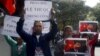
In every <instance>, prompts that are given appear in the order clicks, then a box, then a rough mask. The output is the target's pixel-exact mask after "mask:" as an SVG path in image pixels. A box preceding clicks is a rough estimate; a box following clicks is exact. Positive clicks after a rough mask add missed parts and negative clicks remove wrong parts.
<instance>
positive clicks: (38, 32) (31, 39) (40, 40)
mask: <svg viewBox="0 0 100 56" xmlns="http://www.w3.org/2000/svg"><path fill="white" fill-rule="evenodd" d="M50 22H51V24H52V27H51V28H52V29H51V30H50V32H49V33H46V34H43V33H42V28H43V25H42V22H41V21H35V22H34V26H33V29H32V30H33V34H32V35H29V34H28V33H26V32H25V31H24V30H23V23H24V19H22V18H21V19H20V20H19V22H18V23H17V29H16V30H17V32H18V34H19V35H20V36H21V37H22V39H23V40H24V41H25V42H26V46H27V48H26V49H27V56H35V55H36V52H42V53H43V55H44V56H52V55H51V51H50V46H49V41H50V40H52V39H54V36H55V35H56V33H57V31H58V30H57V24H56V23H55V21H54V20H51V19H50Z"/></svg>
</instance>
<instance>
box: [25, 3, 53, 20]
mask: <svg viewBox="0 0 100 56" xmlns="http://www.w3.org/2000/svg"><path fill="white" fill-rule="evenodd" d="M51 8H52V2H51V1H25V12H26V13H25V19H27V18H28V17H29V18H28V19H32V20H48V19H50V12H51Z"/></svg>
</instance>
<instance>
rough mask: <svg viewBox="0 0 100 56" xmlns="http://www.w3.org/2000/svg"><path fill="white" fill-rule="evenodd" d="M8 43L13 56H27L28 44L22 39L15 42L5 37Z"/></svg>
mask: <svg viewBox="0 0 100 56" xmlns="http://www.w3.org/2000/svg"><path fill="white" fill-rule="evenodd" d="M5 39H6V41H7V43H8V44H9V45H10V46H11V56H26V44H25V42H23V40H22V39H21V38H17V40H16V41H15V40H14V39H13V38H12V37H10V36H5Z"/></svg>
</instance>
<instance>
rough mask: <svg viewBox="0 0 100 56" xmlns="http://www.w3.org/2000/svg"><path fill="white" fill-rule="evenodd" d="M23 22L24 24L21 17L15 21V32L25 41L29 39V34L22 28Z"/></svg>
mask: <svg viewBox="0 0 100 56" xmlns="http://www.w3.org/2000/svg"><path fill="white" fill-rule="evenodd" d="M23 24H24V19H23V18H20V19H19V21H18V22H17V28H16V31H17V33H18V34H19V35H20V37H21V38H22V39H23V40H24V41H25V42H27V41H28V40H29V36H30V35H29V34H28V33H26V32H25V31H24V30H23Z"/></svg>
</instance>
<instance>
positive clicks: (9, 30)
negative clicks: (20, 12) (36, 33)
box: [2, 15, 50, 37]
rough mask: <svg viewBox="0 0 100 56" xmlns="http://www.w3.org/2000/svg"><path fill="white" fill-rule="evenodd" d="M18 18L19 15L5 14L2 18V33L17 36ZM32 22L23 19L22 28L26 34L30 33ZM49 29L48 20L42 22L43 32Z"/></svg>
mask: <svg viewBox="0 0 100 56" xmlns="http://www.w3.org/2000/svg"><path fill="white" fill-rule="evenodd" d="M19 19H20V17H15V16H8V15H6V16H5V18H4V27H3V31H2V34H3V35H10V36H14V37H19V35H18V34H17V32H16V26H17V22H18V21H19ZM33 23H34V21H33V20H27V19H25V22H24V26H23V29H24V30H25V31H26V32H27V33H28V34H32V27H33ZM49 29H50V22H43V33H47V32H49Z"/></svg>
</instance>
